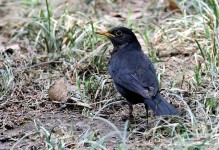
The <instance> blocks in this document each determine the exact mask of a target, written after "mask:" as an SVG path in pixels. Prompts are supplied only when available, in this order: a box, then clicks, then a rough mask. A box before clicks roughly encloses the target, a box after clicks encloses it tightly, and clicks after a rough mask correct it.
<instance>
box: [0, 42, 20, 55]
mask: <svg viewBox="0 0 219 150" xmlns="http://www.w3.org/2000/svg"><path fill="white" fill-rule="evenodd" d="M10 49H11V50H20V49H21V47H20V45H19V44H13V45H9V46H6V47H0V53H3V52H5V51H7V50H10Z"/></svg>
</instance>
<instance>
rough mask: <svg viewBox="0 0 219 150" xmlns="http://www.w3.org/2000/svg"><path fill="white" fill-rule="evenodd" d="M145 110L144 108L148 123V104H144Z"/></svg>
mask: <svg viewBox="0 0 219 150" xmlns="http://www.w3.org/2000/svg"><path fill="white" fill-rule="evenodd" d="M144 106H145V110H146V117H147V124H148V118H149V114H148V105H147V104H145V105H144Z"/></svg>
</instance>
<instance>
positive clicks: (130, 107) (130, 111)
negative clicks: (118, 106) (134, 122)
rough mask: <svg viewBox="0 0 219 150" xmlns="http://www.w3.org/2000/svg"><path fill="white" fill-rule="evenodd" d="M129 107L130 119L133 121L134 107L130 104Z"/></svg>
mask: <svg viewBox="0 0 219 150" xmlns="http://www.w3.org/2000/svg"><path fill="white" fill-rule="evenodd" d="M128 105H129V119H130V120H131V119H132V118H133V115H132V112H133V106H132V104H130V103H128Z"/></svg>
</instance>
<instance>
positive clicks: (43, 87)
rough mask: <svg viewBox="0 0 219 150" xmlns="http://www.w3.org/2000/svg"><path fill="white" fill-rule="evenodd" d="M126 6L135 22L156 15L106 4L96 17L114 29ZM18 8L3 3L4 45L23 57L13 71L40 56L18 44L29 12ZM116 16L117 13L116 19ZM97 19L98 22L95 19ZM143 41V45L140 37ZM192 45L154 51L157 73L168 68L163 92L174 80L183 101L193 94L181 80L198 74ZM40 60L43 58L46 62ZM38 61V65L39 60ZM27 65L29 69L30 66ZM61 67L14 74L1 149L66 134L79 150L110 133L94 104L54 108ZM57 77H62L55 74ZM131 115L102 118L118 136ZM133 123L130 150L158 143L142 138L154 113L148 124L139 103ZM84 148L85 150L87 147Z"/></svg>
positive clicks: (108, 111)
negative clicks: (86, 141) (52, 95)
mask: <svg viewBox="0 0 219 150" xmlns="http://www.w3.org/2000/svg"><path fill="white" fill-rule="evenodd" d="M19 2H20V1H19ZM56 2H57V3H58V4H55V5H54V6H58V5H61V4H63V2H62V1H56ZM71 4H72V5H75V6H76V7H79V8H80V9H81V11H83V12H86V11H95V10H92V7H91V4H90V5H89V4H88V5H86V4H85V3H84V2H83V3H80V2H79V1H77V2H76V1H74V2H72V3H71ZM128 4H129V7H130V8H134V10H133V11H135V12H136V13H134V14H133V16H132V17H133V18H134V19H135V20H137V21H136V22H138V18H142V17H145V16H147V17H150V16H151V14H153V12H152V11H151V10H150V8H152V7H153V6H154V4H153V3H151V2H150V1H147V0H144V1H142V2H134V1H130V2H129V3H128V2H127V1H120V2H118V3H117V4H116V6H114V5H113V6H112V7H111V6H110V4H107V5H103V4H102V2H100V3H98V4H96V5H95V6H96V7H100V8H101V9H97V12H96V13H97V15H98V16H102V18H104V19H108V20H111V21H112V22H113V23H115V24H117V22H118V23H121V22H123V15H125V14H126V13H127V10H126V6H127V5H128ZM20 7H22V5H21V3H18V2H17V4H16V2H15V1H2V2H0V14H1V19H0V34H1V36H0V46H1V45H2V46H11V45H14V44H15V45H16V44H19V49H20V52H15V53H17V54H13V55H14V56H11V58H10V60H11V61H12V62H13V61H16V62H19V63H18V64H17V65H16V66H14V67H13V69H15V70H16V69H17V68H19V67H25V66H27V65H26V64H24V61H23V60H25V58H28V57H29V56H30V55H36V59H37V55H39V53H38V51H37V50H36V49H33V50H32V51H31V49H32V46H33V44H32V43H29V42H28V41H21V39H20V41H19V40H18V41H16V39H15V37H14V35H15V34H14V33H15V32H16V31H17V30H18V29H19V28H21V27H20V25H19V19H22V17H24V16H22V15H21V14H22V12H23V11H25V9H24V8H20ZM118 7H120V8H121V10H120V11H113V8H117V9H118ZM146 8H149V9H146ZM115 10H116V9H115ZM123 10H124V11H123ZM118 12H119V13H118ZM113 13H118V14H117V15H115V14H114V15H113ZM162 13H163V14H162ZM162 13H161V14H159V15H157V16H158V18H152V20H156V19H159V20H160V19H161V20H162V17H163V18H165V15H167V14H168V12H165V11H162ZM27 14H28V13H27ZM15 18H17V19H15ZM23 19H25V18H23ZM93 20H95V18H94V19H93ZM123 23H124V22H123ZM108 24H109V21H106V22H105V24H104V23H103V24H102V26H105V25H106V26H107V25H108ZM124 24H125V23H124ZM24 26H25V25H24ZM100 28H101V27H100ZM13 38H14V39H13ZM24 40H28V39H24ZM139 40H141V39H140V37H139ZM28 43H29V44H30V47H28ZM191 44H194V43H190V49H185V47H187V45H186V43H181V45H177V46H175V47H173V49H172V50H173V51H171V50H169V49H168V48H166V47H165V46H164V45H162V44H157V45H156V47H155V50H160V51H161V52H160V53H159V54H157V57H158V58H159V59H160V60H162V62H159V63H156V68H157V72H158V73H159V72H162V66H163V64H165V65H166V72H165V73H164V74H163V78H162V87H167V86H168V84H169V82H167V81H168V80H171V79H172V80H175V81H178V83H177V82H176V83H175V87H180V88H182V89H183V90H184V91H185V92H183V91H180V92H182V93H183V94H184V96H185V99H186V96H189V93H188V92H186V91H189V87H188V85H187V84H184V83H181V80H182V78H185V80H186V81H187V82H190V81H191V80H193V79H192V76H193V75H194V72H193V71H191V68H192V67H193V66H194V65H195V62H194V57H195V56H194V53H195V52H196V51H197V47H195V46H194V47H192V46H191ZM173 45H174V44H173ZM180 46H181V47H180ZM142 47H143V48H144V49H145V50H148V47H147V46H146V45H145V44H142ZM176 47H177V48H176ZM182 49H183V51H182ZM39 57H40V56H39ZM41 58H42V59H43V57H41ZM41 58H40V59H41ZM0 61H1V60H0ZM22 61H23V62H22ZM36 62H39V61H38V60H36ZM12 64H13V63H12ZM29 64H30V65H31V63H29ZM60 66H62V65H61V64H59V63H54V64H52V63H51V64H45V65H41V66H39V67H33V68H29V69H26V70H23V71H21V72H17V73H15V74H14V77H15V78H14V80H15V81H16V82H15V83H16V84H14V85H13V89H12V90H11V92H9V93H10V94H9V95H7V97H4V98H3V99H2V100H1V101H0V150H7V149H11V148H14V149H32V150H35V149H44V148H45V142H44V141H43V140H42V139H45V137H44V136H45V135H46V134H49V133H51V134H53V133H56V136H60V137H61V136H62V135H64V134H66V136H67V135H68V132H69V131H72V132H73V136H72V137H71V138H70V139H69V141H68V142H67V144H68V145H67V146H66V148H69V149H74V148H77V146H78V145H79V142H80V141H81V140H82V139H83V138H89V136H91V133H92V136H93V139H95V138H96V139H98V138H100V137H102V136H104V135H107V134H108V133H110V132H112V130H113V127H112V126H110V125H109V124H107V123H106V122H104V121H102V120H99V119H98V118H96V119H95V118H93V116H94V114H95V113H97V112H98V111H99V110H100V106H101V105H96V106H95V105H92V102H90V103H89V104H90V105H92V109H88V108H86V107H82V106H77V105H76V106H71V105H70V106H63V105H62V104H56V103H54V102H52V101H51V100H50V99H49V96H48V89H49V87H50V85H51V83H53V82H54V80H55V79H57V78H59V77H61V76H62V71H60V68H61V67H60ZM0 67H1V66H0ZM57 72H60V73H58V75H57ZM167 72H168V74H167ZM182 72H184V77H183V76H182ZM18 81H19V82H18ZM17 83H19V84H17ZM163 94H164V95H165V97H168V99H169V100H170V101H174V99H176V98H174V97H172V96H171V94H169V92H168V91H167V92H165V91H164V92H163ZM114 96H115V97H116V98H118V99H122V98H121V97H120V95H119V94H116V93H115V92H114ZM173 104H174V105H175V106H176V107H177V108H179V110H183V108H182V107H183V104H182V103H181V102H180V101H178V102H176V101H174V102H173ZM150 113H151V112H150ZM127 114H128V107H127V105H126V106H124V105H122V104H115V105H113V106H110V107H107V108H105V109H103V110H102V111H101V112H100V113H98V116H101V117H103V118H106V119H107V120H109V121H110V122H112V123H113V124H114V125H115V126H116V127H117V128H118V129H119V130H120V131H123V130H124V128H125V119H124V118H125V116H127ZM134 118H135V119H134V121H132V122H131V125H130V129H129V130H128V131H127V135H128V138H127V139H128V140H127V145H128V147H129V149H136V148H139V149H142V148H145V147H147V148H150V146H153V144H154V142H151V141H150V140H149V139H150V138H151V137H147V136H145V135H144V131H145V130H150V128H151V127H153V126H154V125H155V123H156V121H157V120H159V119H157V118H156V117H154V116H153V115H152V114H150V118H149V124H147V123H146V118H145V110H144V106H143V105H141V104H139V105H136V106H134ZM161 120H162V119H161ZM164 120H165V119H164ZM39 128H40V129H41V130H42V129H45V130H44V131H45V135H44V134H43V133H42V131H41V132H40V131H39ZM47 131H48V133H47ZM69 134H70V133H69ZM42 137H43V138H42ZM153 140H155V139H153ZM133 143H135V144H133ZM157 143H160V144H161V145H162V141H157ZM105 144H106V147H108V148H109V149H118V145H119V144H120V139H119V137H118V136H114V135H113V136H112V137H110V138H109V140H107V142H106V143H105ZM84 145H85V149H86V144H84ZM81 149H83V148H81Z"/></svg>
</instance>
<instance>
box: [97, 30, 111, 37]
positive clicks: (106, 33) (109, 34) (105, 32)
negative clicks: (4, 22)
mask: <svg viewBox="0 0 219 150" xmlns="http://www.w3.org/2000/svg"><path fill="white" fill-rule="evenodd" d="M96 33H97V34H100V35H105V36H106V37H115V36H114V35H113V34H111V33H109V32H107V31H97V32H96Z"/></svg>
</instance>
